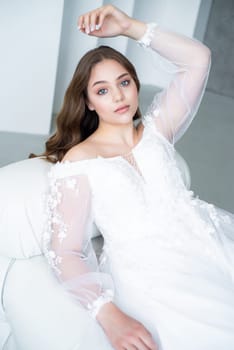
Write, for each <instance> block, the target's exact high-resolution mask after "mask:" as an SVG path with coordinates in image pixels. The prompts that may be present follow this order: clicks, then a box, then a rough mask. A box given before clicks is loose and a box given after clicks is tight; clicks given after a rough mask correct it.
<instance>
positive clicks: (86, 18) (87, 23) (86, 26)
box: [83, 13, 90, 34]
mask: <svg viewBox="0 0 234 350" xmlns="http://www.w3.org/2000/svg"><path fill="white" fill-rule="evenodd" d="M83 28H84V29H85V33H86V34H89V33H90V14H89V13H87V14H86V15H85V16H84V21H83Z"/></svg>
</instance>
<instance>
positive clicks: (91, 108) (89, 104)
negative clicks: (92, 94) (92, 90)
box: [85, 100, 95, 111]
mask: <svg viewBox="0 0 234 350" xmlns="http://www.w3.org/2000/svg"><path fill="white" fill-rule="evenodd" d="M85 102H86V105H87V107H88V109H89V110H90V111H94V109H95V108H94V106H93V105H92V103H90V102H89V101H88V100H86V101H85Z"/></svg>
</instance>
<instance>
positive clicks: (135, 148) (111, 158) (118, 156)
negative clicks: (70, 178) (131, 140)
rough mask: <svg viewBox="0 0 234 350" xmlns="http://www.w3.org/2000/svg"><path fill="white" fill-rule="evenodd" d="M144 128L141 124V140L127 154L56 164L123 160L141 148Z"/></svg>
mask: <svg viewBox="0 0 234 350" xmlns="http://www.w3.org/2000/svg"><path fill="white" fill-rule="evenodd" d="M146 128H147V126H146V125H145V124H143V131H142V135H141V138H140V139H139V141H138V142H137V143H136V144H135V146H133V147H132V148H131V149H130V151H129V152H127V153H124V154H119V155H116V156H112V157H103V156H101V155H97V157H95V158H87V159H80V160H73V161H70V160H65V161H64V162H58V163H57V164H60V165H66V164H69V165H72V164H79V163H85V162H92V161H98V160H106V161H108V160H110V161H111V160H117V159H124V157H127V156H128V155H130V154H131V153H134V152H135V151H136V150H137V149H138V147H140V146H141V144H142V142H143V140H144V138H145V133H146Z"/></svg>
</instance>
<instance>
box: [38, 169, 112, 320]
mask: <svg viewBox="0 0 234 350" xmlns="http://www.w3.org/2000/svg"><path fill="white" fill-rule="evenodd" d="M50 175H51V176H50V178H51V185H50V190H51V191H50V194H49V197H48V227H47V230H46V233H45V255H46V257H47V259H48V261H49V263H50V265H51V266H52V268H53V270H54V272H55V273H56V276H57V277H58V279H59V281H60V282H61V284H62V286H63V287H64V288H65V289H66V290H67V291H68V292H69V294H70V295H72V297H74V298H75V299H76V300H77V301H78V302H79V303H80V304H81V305H83V306H84V307H85V308H86V309H87V310H88V312H89V313H90V314H91V315H92V316H93V317H96V315H97V314H98V312H99V309H100V308H101V307H102V306H103V304H105V303H107V302H110V301H111V300H112V299H113V294H114V290H113V289H114V288H113V283H112V279H111V277H110V276H109V275H108V274H105V273H101V272H100V271H99V269H98V262H97V259H96V255H95V252H94V250H93V248H92V244H91V232H92V230H91V229H92V201H91V191H90V187H89V182H88V179H87V176H85V175H70V176H65V177H57V175H56V172H55V171H54V169H52V172H51V174H50Z"/></svg>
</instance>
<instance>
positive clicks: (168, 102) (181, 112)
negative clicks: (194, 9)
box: [138, 23, 211, 143]
mask: <svg viewBox="0 0 234 350" xmlns="http://www.w3.org/2000/svg"><path fill="white" fill-rule="evenodd" d="M138 43H139V44H140V45H141V46H143V47H149V48H151V49H152V50H153V51H154V52H156V53H154V56H155V59H156V57H158V58H159V61H158V63H159V66H160V67H159V68H162V69H163V70H166V71H167V73H170V74H172V79H171V81H170V83H169V85H168V87H167V88H165V89H164V90H163V91H161V92H160V93H158V94H157V95H156V96H155V98H154V100H153V102H152V105H151V106H150V108H149V110H148V112H147V113H146V116H145V118H146V120H147V119H148V120H152V119H154V121H155V124H156V127H157V129H158V130H159V131H160V132H161V133H162V134H163V135H164V136H165V137H166V138H167V139H168V140H169V141H170V142H172V143H174V142H176V141H177V140H178V139H179V138H180V137H181V136H182V135H183V134H184V132H185V131H186V129H187V128H188V127H189V125H190V124H191V122H192V120H193V118H194V116H195V114H196V112H197V109H198V107H199V105H200V102H201V99H202V96H203V93H204V90H205V86H206V82H207V78H208V74H209V69H210V56H211V55H210V50H209V48H208V47H206V46H205V45H203V44H202V43H201V42H199V41H197V40H195V39H190V38H187V37H185V36H183V35H180V34H176V33H172V32H169V31H165V30H163V29H162V28H161V27H159V26H157V25H156V24H153V23H150V24H148V25H147V30H146V33H145V34H144V36H143V37H142V38H141V40H139V41H138ZM168 67H170V69H169V68H168Z"/></svg>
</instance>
